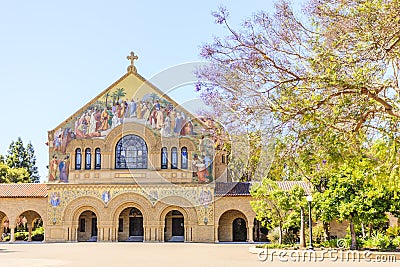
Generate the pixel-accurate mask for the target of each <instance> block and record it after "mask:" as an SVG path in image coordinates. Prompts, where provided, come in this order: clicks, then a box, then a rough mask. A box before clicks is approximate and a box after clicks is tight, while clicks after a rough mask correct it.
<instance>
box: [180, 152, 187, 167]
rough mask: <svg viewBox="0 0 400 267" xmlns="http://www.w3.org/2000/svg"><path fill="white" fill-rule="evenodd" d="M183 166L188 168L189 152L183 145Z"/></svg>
mask: <svg viewBox="0 0 400 267" xmlns="http://www.w3.org/2000/svg"><path fill="white" fill-rule="evenodd" d="M181 168H182V169H187V168H188V152H187V148H186V147H182V149H181Z"/></svg>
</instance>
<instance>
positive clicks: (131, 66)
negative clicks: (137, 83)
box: [126, 52, 139, 72]
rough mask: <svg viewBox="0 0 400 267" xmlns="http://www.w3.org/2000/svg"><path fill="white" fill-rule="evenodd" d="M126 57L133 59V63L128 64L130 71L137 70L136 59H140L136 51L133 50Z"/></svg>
mask: <svg viewBox="0 0 400 267" xmlns="http://www.w3.org/2000/svg"><path fill="white" fill-rule="evenodd" d="M126 58H127V59H128V60H130V61H131V64H130V65H129V66H128V72H136V67H135V65H134V61H135V60H137V59H139V58H138V56H136V55H135V53H134V52H131V55H130V56H127V57H126Z"/></svg>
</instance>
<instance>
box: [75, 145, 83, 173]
mask: <svg viewBox="0 0 400 267" xmlns="http://www.w3.org/2000/svg"><path fill="white" fill-rule="evenodd" d="M81 168H82V152H81V149H80V148H77V149H76V150H75V170H80V169H81Z"/></svg>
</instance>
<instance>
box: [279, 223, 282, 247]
mask: <svg viewBox="0 0 400 267" xmlns="http://www.w3.org/2000/svg"><path fill="white" fill-rule="evenodd" d="M282 237H283V234H282V223H279V245H282V239H283V238H282Z"/></svg>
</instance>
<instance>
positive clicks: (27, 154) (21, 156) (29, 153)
mask: <svg viewBox="0 0 400 267" xmlns="http://www.w3.org/2000/svg"><path fill="white" fill-rule="evenodd" d="M6 164H7V165H8V166H9V167H10V168H11V169H18V168H23V169H26V170H27V172H28V174H29V177H30V179H29V182H35V183H38V182H39V179H40V176H39V174H38V170H37V166H36V156H35V151H34V148H33V146H32V144H31V143H30V142H29V143H28V145H27V146H26V147H25V146H24V143H23V141H22V139H21V137H18V139H17V141H15V142H14V141H12V142H11V144H10V146H9V149H8V154H7V155H6Z"/></svg>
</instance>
